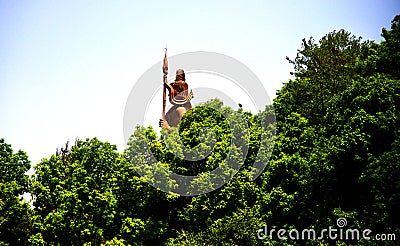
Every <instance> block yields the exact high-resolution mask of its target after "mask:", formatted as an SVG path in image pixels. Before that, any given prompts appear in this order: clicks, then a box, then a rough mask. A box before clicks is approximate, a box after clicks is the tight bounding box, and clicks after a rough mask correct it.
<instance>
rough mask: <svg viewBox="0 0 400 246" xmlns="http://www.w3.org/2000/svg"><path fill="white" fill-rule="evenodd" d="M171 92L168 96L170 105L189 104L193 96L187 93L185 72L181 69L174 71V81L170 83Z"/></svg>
mask: <svg viewBox="0 0 400 246" xmlns="http://www.w3.org/2000/svg"><path fill="white" fill-rule="evenodd" d="M171 86H172V88H173V90H172V91H171V93H170V94H169V98H170V102H171V103H172V104H182V103H186V102H189V101H190V100H191V99H192V97H193V94H192V93H189V91H188V84H187V83H186V79H185V71H183V69H178V70H176V77H175V81H174V82H173V83H171Z"/></svg>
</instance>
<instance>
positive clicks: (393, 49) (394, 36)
mask: <svg viewBox="0 0 400 246" xmlns="http://www.w3.org/2000/svg"><path fill="white" fill-rule="evenodd" d="M382 37H383V38H384V39H385V40H384V41H382V42H381V43H380V46H379V47H380V49H379V56H380V57H379V60H378V62H377V66H378V70H379V71H380V72H382V73H385V74H386V75H388V76H391V77H392V78H394V79H400V71H399V67H400V15H396V16H395V17H394V18H393V20H392V25H391V30H387V29H385V28H382Z"/></svg>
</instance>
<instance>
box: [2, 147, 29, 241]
mask: <svg viewBox="0 0 400 246" xmlns="http://www.w3.org/2000/svg"><path fill="white" fill-rule="evenodd" d="M29 168H30V163H29V161H28V157H27V156H26V154H25V152H23V151H18V152H16V153H14V152H13V150H12V148H11V145H9V144H7V143H6V142H5V141H4V139H0V174H1V175H0V244H4V245H22V244H24V243H25V242H26V240H27V237H28V235H29V233H30V232H31V230H32V228H31V225H30V219H31V216H32V213H31V210H30V208H29V204H27V203H26V202H25V201H23V200H22V197H21V196H22V195H23V193H24V192H27V191H28V189H29V184H28V176H27V175H25V173H26V172H27V171H28V170H29Z"/></svg>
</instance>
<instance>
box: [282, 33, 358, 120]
mask: <svg viewBox="0 0 400 246" xmlns="http://www.w3.org/2000/svg"><path fill="white" fill-rule="evenodd" d="M361 46H362V44H361V37H358V38H356V37H355V36H354V35H351V33H350V32H347V31H345V30H343V29H342V30H339V31H333V32H330V33H328V34H327V35H325V36H324V37H322V38H321V39H320V40H319V42H318V43H316V42H315V40H314V39H313V38H312V37H310V38H309V39H308V40H306V39H303V40H302V45H301V49H299V50H298V52H297V55H296V58H295V59H294V60H291V59H290V58H289V57H286V59H287V60H288V61H289V63H291V64H293V65H294V72H292V74H293V75H294V76H295V81H294V82H290V83H289V84H290V85H286V86H284V87H283V88H282V89H281V90H280V91H279V92H278V95H279V97H278V98H277V99H276V100H275V105H276V106H275V107H276V110H277V111H280V110H282V112H279V113H277V115H280V116H281V117H282V116H283V115H287V114H288V113H287V112H297V113H300V114H302V115H303V116H304V117H306V118H307V119H308V120H309V121H310V123H311V124H318V123H321V119H322V118H323V116H324V115H325V113H326V109H327V104H328V101H329V100H330V99H331V98H332V97H333V96H334V95H336V94H338V93H340V92H341V91H343V90H344V89H345V88H347V87H348V86H349V85H350V81H351V79H352V78H353V77H354V76H355V74H356V69H355V64H356V63H357V61H358V59H359V56H360V49H361ZM281 100H285V102H286V101H288V102H287V103H284V104H285V106H286V107H288V108H287V109H282V107H280V102H281ZM280 120H283V119H282V118H281V119H280Z"/></svg>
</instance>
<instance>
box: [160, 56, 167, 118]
mask: <svg viewBox="0 0 400 246" xmlns="http://www.w3.org/2000/svg"><path fill="white" fill-rule="evenodd" d="M163 73H164V76H163V77H164V78H163V108H162V115H161V117H162V119H163V120H165V106H166V105H167V91H166V89H167V86H166V85H167V82H168V81H167V75H168V58H167V48H165V54H164V63H163Z"/></svg>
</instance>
